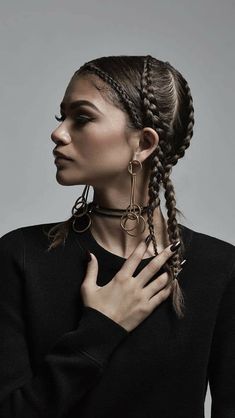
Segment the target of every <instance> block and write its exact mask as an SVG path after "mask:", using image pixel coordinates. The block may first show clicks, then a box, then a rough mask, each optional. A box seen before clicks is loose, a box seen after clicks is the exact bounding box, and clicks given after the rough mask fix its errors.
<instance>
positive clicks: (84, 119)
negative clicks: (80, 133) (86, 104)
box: [55, 115, 90, 125]
mask: <svg viewBox="0 0 235 418" xmlns="http://www.w3.org/2000/svg"><path fill="white" fill-rule="evenodd" d="M55 118H56V120H57V121H58V122H63V121H64V120H65V116H62V115H61V116H60V117H59V116H57V115H55ZM89 120H90V118H88V117H87V116H78V117H77V118H75V121H76V123H77V124H78V125H84V124H85V123H86V122H88V121H89Z"/></svg>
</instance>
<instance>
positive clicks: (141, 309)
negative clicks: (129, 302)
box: [139, 303, 148, 315]
mask: <svg viewBox="0 0 235 418" xmlns="http://www.w3.org/2000/svg"><path fill="white" fill-rule="evenodd" d="M139 312H140V313H141V314H143V315H146V314H148V306H147V305H146V304H144V303H142V304H141V305H140V306H139Z"/></svg>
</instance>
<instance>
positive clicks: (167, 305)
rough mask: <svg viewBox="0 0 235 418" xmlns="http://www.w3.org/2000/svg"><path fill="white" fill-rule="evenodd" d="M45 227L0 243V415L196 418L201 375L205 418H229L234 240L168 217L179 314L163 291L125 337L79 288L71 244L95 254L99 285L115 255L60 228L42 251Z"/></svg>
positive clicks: (234, 409)
mask: <svg viewBox="0 0 235 418" xmlns="http://www.w3.org/2000/svg"><path fill="white" fill-rule="evenodd" d="M53 225H55V223H53V224H52V223H50V224H44V225H43V224H39V225H31V226H24V227H21V228H17V229H15V230H11V231H9V232H7V233H6V234H5V235H3V236H2V237H1V238H0V266H1V267H0V268H1V280H0V334H1V345H0V417H1V418H13V417H14V418H38V417H43V418H49V417H53V418H60V417H61V418H62V417H63V418H65V417H66V418H75V417H76V418H122V417H123V418H126V417H127V418H203V417H204V401H205V395H206V390H207V384H208V380H209V384H210V391H211V395H212V413H211V417H212V418H234V417H235V246H234V245H232V244H231V243H228V242H226V241H223V240H220V239H218V238H216V237H212V236H209V235H206V234H203V233H200V232H197V231H194V230H192V229H189V228H188V227H186V226H184V225H182V224H180V228H181V230H182V234H183V239H184V242H185V245H186V259H187V262H186V264H185V266H184V268H183V270H182V271H181V272H180V274H179V276H178V280H179V283H180V286H181V288H182V290H183V292H184V299H185V307H186V309H185V317H184V318H183V319H178V318H177V316H176V314H175V312H174V310H173V307H172V301H171V297H168V298H167V299H166V300H165V301H164V302H162V303H161V304H160V305H159V306H158V307H157V308H156V309H155V310H154V311H153V312H152V313H151V314H150V315H149V316H148V317H147V318H146V319H145V320H144V321H143V322H142V323H141V324H139V326H137V327H136V328H135V329H134V330H132V331H131V332H128V331H127V330H126V329H125V328H123V327H122V326H121V325H119V324H118V323H116V322H115V321H113V320H112V319H111V318H109V317H108V316H106V315H104V314H103V313H102V312H100V311H98V310H96V309H93V308H91V307H86V306H84V305H83V302H82V298H81V295H80V286H81V283H82V280H83V278H84V275H85V272H86V267H87V261H86V258H85V256H84V252H83V250H82V247H81V245H82V246H83V247H87V248H89V250H90V251H91V252H93V253H94V254H95V255H96V257H97V259H98V263H99V274H98V278H97V284H98V285H100V286H103V285H105V284H106V283H108V282H109V281H110V280H111V279H112V278H113V276H114V275H115V273H116V272H117V271H118V270H120V268H121V266H122V264H123V262H124V261H125V259H124V258H122V257H119V256H117V255H115V254H113V253H111V252H109V251H107V250H105V249H104V248H103V247H101V246H100V245H99V244H98V243H97V242H96V241H95V239H94V237H93V236H92V234H91V232H90V230H88V231H86V232H84V233H83V234H78V233H76V232H74V231H73V230H72V228H71V230H70V232H69V235H68V238H67V241H66V242H65V245H60V246H59V247H57V248H56V249H52V250H51V251H50V252H48V251H47V248H48V245H49V241H48V239H47V237H46V235H45V233H44V232H43V228H44V229H45V230H46V231H48V230H49V228H50V227H51V226H53ZM150 259H152V257H150V258H148V259H143V260H142V261H141V263H140V264H139V266H138V267H137V270H136V272H135V275H136V274H138V273H139V271H140V270H142V268H143V267H144V266H145V265H146V264H147V263H148V262H149V260H150ZM163 271H164V270H162V269H161V270H160V271H159V274H161V273H162V272H163ZM155 277H156V276H155Z"/></svg>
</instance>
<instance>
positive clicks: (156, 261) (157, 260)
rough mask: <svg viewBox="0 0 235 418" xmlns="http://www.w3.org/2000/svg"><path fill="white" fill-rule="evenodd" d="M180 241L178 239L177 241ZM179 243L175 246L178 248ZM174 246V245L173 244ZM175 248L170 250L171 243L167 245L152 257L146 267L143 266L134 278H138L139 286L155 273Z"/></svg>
mask: <svg viewBox="0 0 235 418" xmlns="http://www.w3.org/2000/svg"><path fill="white" fill-rule="evenodd" d="M178 243H180V241H178ZM178 243H177V244H178ZM179 245H180V244H178V246H177V248H179ZM175 247H176V245H175ZM177 248H175V250H174V251H172V244H170V245H168V247H166V248H164V250H162V251H161V252H160V253H159V254H158V255H156V257H154V258H153V259H152V260H151V261H150V262H149V263H148V264H147V266H146V267H144V268H143V269H142V270H141V272H140V273H139V274H138V275H137V276H136V279H138V283H139V284H140V286H142V287H143V286H144V285H145V284H146V283H147V282H148V281H149V280H150V279H151V278H152V277H153V276H154V274H156V273H157V272H158V271H159V270H160V268H161V267H162V266H163V265H164V264H165V262H166V261H167V260H168V259H169V258H170V257H171V256H172V255H173V254H174V252H175V251H176V250H177Z"/></svg>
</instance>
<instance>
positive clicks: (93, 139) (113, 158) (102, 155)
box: [77, 127, 130, 168]
mask: <svg viewBox="0 0 235 418" xmlns="http://www.w3.org/2000/svg"><path fill="white" fill-rule="evenodd" d="M77 150H78V155H80V156H81V157H82V158H83V159H84V162H86V163H87V162H88V161H90V162H91V163H92V164H95V165H97V166H100V167H101V168H102V167H103V165H106V164H108V165H109V166H110V165H111V164H114V165H118V166H119V168H120V166H121V165H123V167H126V166H127V164H128V162H129V160H130V158H129V156H130V149H129V147H128V144H127V142H126V139H125V136H124V134H123V133H122V132H120V129H119V130H117V129H113V128H110V129H107V128H103V129H102V128H99V129H97V127H96V128H95V127H93V129H92V128H90V129H89V131H88V129H87V131H86V132H85V130H84V137H83V138H82V140H80V142H79V144H78V145H77Z"/></svg>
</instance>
